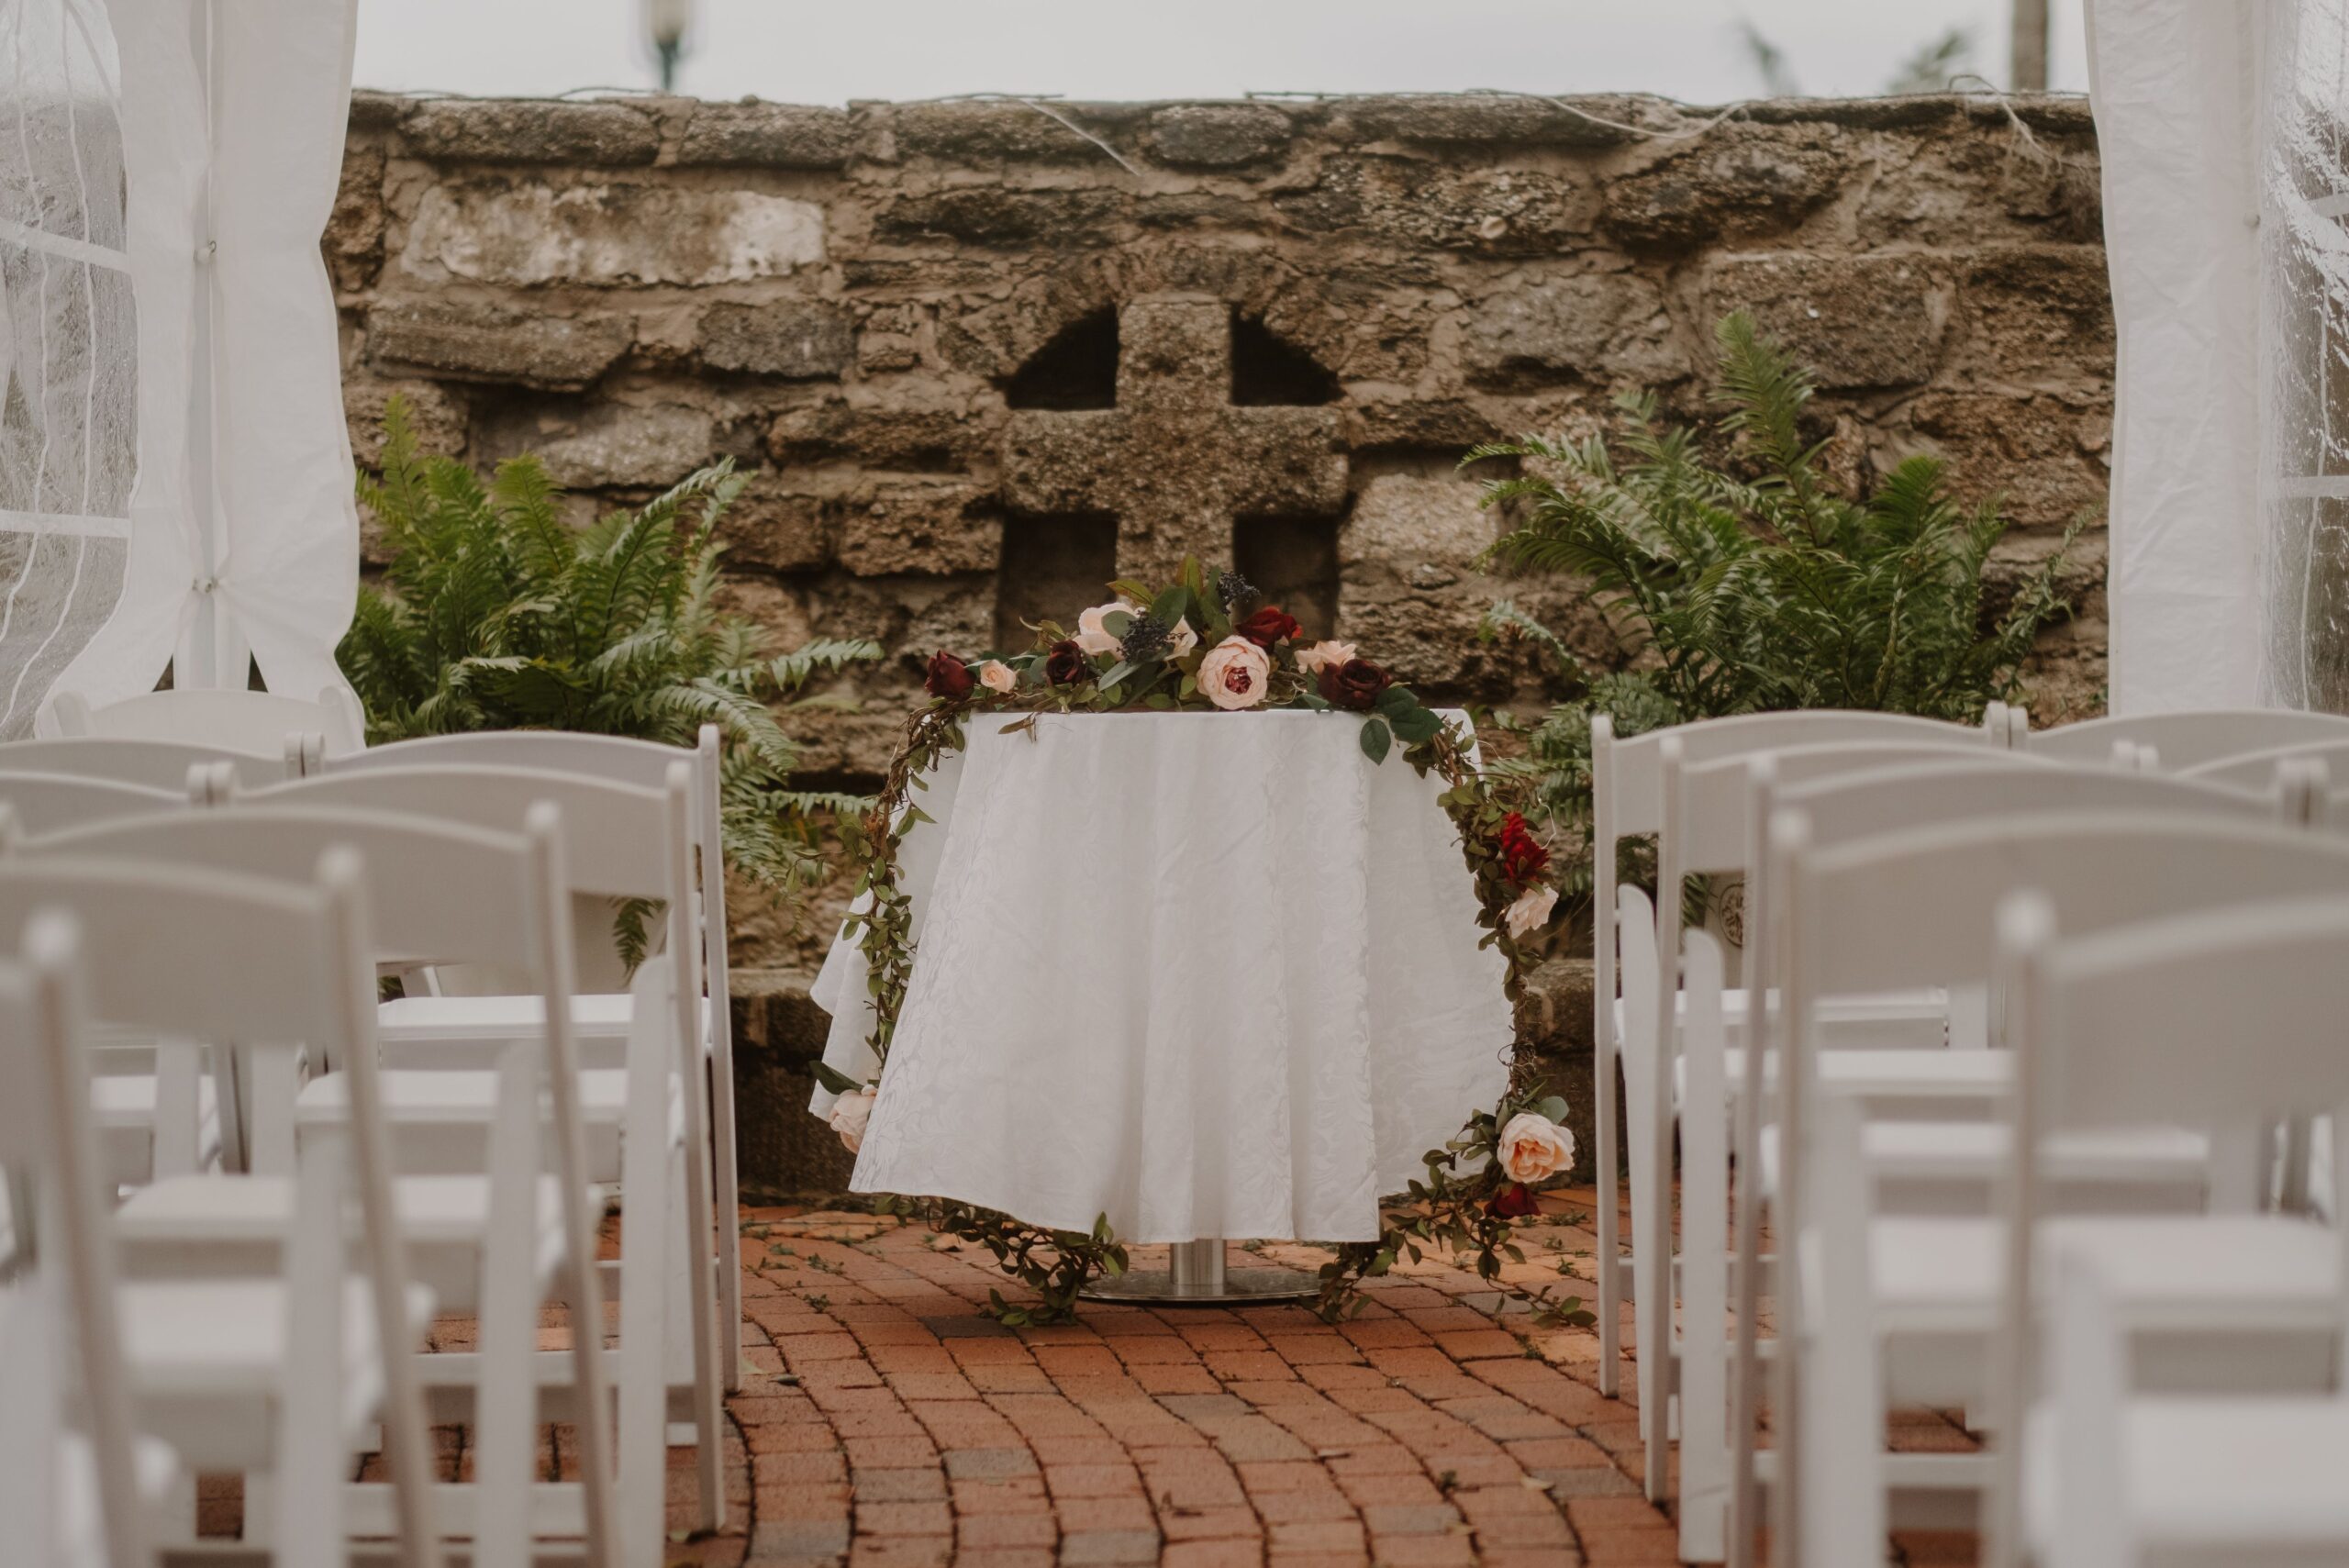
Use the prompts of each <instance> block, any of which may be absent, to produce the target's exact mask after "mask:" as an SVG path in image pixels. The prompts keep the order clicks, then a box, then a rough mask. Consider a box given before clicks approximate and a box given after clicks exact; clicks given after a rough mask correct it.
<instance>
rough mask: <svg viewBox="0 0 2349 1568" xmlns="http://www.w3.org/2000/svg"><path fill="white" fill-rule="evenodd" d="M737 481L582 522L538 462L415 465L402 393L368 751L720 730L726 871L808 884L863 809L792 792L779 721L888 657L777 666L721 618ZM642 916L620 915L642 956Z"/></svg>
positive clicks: (361, 625) (362, 662) (355, 642)
mask: <svg viewBox="0 0 2349 1568" xmlns="http://www.w3.org/2000/svg"><path fill="white" fill-rule="evenodd" d="M744 483H745V481H744V479H743V478H742V476H741V475H740V474H738V473H734V472H733V467H732V465H731V464H730V463H726V462H721V463H719V464H718V465H717V466H715V467H712V468H706V469H703V470H702V471H701V472H699V473H695V474H693V475H691V476H690V477H688V478H687V479H685V480H684V481H683V482H681V483H680V484H677V485H676V486H675V488H674V489H672V490H670V491H669V492H667V493H666V494H665V495H661V496H659V497H657V498H656V499H654V500H653V501H651V502H650V503H649V504H647V505H646V506H642V507H640V508H638V509H637V510H634V511H627V510H620V511H614V512H611V513H609V514H607V515H606V516H605V517H603V518H602V519H601V520H600V521H598V522H596V523H595V524H594V525H592V526H591V527H589V528H584V529H575V528H571V527H569V526H567V525H566V524H565V523H564V522H563V520H562V513H561V500H562V490H561V488H560V487H559V486H558V485H557V484H555V483H554V481H553V479H552V478H551V477H550V476H549V474H548V473H547V471H546V469H545V467H544V465H543V464H541V463H540V462H539V461H538V459H536V458H535V457H529V456H524V457H517V458H512V459H509V460H507V462H502V463H500V464H498V465H497V470H496V473H495V474H494V475H493V476H492V477H491V478H490V479H489V480H488V481H487V482H486V483H484V481H483V480H482V478H481V476H480V475H479V474H477V473H474V472H473V470H472V469H471V468H470V467H468V466H466V465H465V464H464V463H462V462H457V461H455V460H454V459H451V458H446V457H435V456H427V455H425V454H424V453H422V452H419V451H418V450H417V444H416V437H415V432H414V430H413V428H412V427H411V425H410V422H409V416H408V409H407V406H406V404H405V402H404V401H402V400H401V399H399V398H397V397H395V398H393V399H392V400H391V402H390V404H389V406H387V408H386V409H385V412H384V453H383V467H382V477H381V478H380V479H371V478H369V477H367V476H366V475H365V474H363V473H362V475H361V477H360V481H359V499H360V501H361V502H362V504H363V505H364V506H367V507H368V509H369V510H371V511H373V513H374V514H375V516H376V517H377V518H378V519H379V520H380V522H381V523H382V525H383V528H384V540H385V543H386V544H387V545H388V546H389V548H390V554H391V561H390V564H389V566H388V567H387V568H386V570H385V573H384V580H383V582H382V583H381V584H362V586H361V589H360V593H359V604H358V608H357V611H356V613H355V614H354V615H353V616H352V617H351V629H350V630H349V631H348V632H346V633H345V634H344V636H343V639H342V643H341V646H340V648H339V649H337V651H336V655H337V658H338V659H339V660H340V663H341V666H342V671H343V673H344V674H345V675H346V676H348V677H349V678H350V681H351V685H352V687H353V688H354V689H355V690H356V691H357V692H358V694H359V698H360V701H361V702H362V704H364V705H365V706H366V709H367V729H368V739H369V740H371V741H376V742H381V741H389V740H406V739H408V738H410V737H412V736H418V735H442V734H450V733H454V732H458V731H465V730H478V729H582V730H590V731H593V732H595V733H597V734H603V735H628V736H634V737H637V738H639V739H641V740H658V741H662V742H666V743H668V744H671V745H679V746H691V745H692V744H694V741H695V738H696V735H697V733H698V732H699V730H700V728H701V726H703V725H704V724H715V725H717V726H718V731H719V733H720V734H721V735H722V736H723V737H724V741H725V750H724V754H723V758H722V761H721V763H720V772H719V791H720V805H721V817H722V830H723V839H724V843H725V851H726V858H727V861H728V862H729V864H730V865H732V866H733V867H734V869H735V870H736V871H737V872H738V873H740V874H741V875H743V876H744V877H745V878H747V879H748V880H749V881H750V882H751V883H752V884H755V885H757V886H759V887H761V888H763V889H765V890H766V891H767V892H768V893H769V894H771V895H782V894H784V893H785V892H787V891H788V890H790V889H792V888H794V887H796V886H800V885H804V884H807V883H808V882H810V881H812V880H813V879H814V878H815V877H816V876H817V875H818V874H819V873H820V872H821V870H822V866H823V862H822V859H821V857H820V856H819V854H818V844H819V842H820V840H821V836H822V834H821V828H820V824H822V823H823V822H825V821H826V820H828V819H829V818H830V817H839V816H843V815H846V816H853V815H857V814H859V813H861V812H862V811H863V807H864V806H865V805H866V802H865V800H864V799H863V797H862V796H858V795H839V794H830V793H825V792H818V791H807V790H796V789H793V788H792V787H790V784H789V783H788V777H789V774H790V773H791V771H792V768H793V766H794V764H795V762H796V756H795V749H794V747H793V744H792V741H791V739H790V737H789V736H788V735H787V734H785V731H784V728H783V727H782V725H781V723H780V722H778V720H777V717H776V711H777V708H778V707H780V708H782V709H783V710H784V711H786V712H787V711H790V710H791V709H794V708H801V707H806V706H813V705H816V704H820V703H826V702H827V699H824V698H811V697H807V696H803V695H801V694H802V693H803V692H804V690H805V689H806V687H807V684H808V683H809V682H810V681H811V680H812V679H814V678H815V677H817V676H818V675H822V674H829V673H837V672H839V671H841V670H842V669H845V668H846V667H848V666H849V665H851V664H853V663H857V662H862V661H865V660H871V659H874V658H877V657H879V655H880V649H879V648H878V647H877V646H876V645H875V644H874V643H871V642H866V641H861V640H833V639H827V640H818V641H813V642H809V643H807V644H806V645H805V646H803V647H801V648H798V649H796V650H794V651H791V652H788V653H782V654H774V653H771V652H770V651H769V650H768V648H767V646H766V637H765V634H764V632H763V631H762V630H761V628H758V627H757V626H755V625H754V624H752V623H751V621H749V620H747V619H745V618H744V617H740V616H737V615H731V614H728V613H726V612H724V611H722V610H720V609H718V607H717V606H716V605H715V604H714V603H713V602H712V600H713V595H714V592H715V590H716V588H717V586H718V556H719V553H720V551H722V550H724V548H725V546H724V543H723V542H722V541H721V540H719V539H718V538H717V537H716V528H717V523H718V518H719V517H721V516H722V515H723V514H724V512H725V510H726V508H727V506H729V504H730V503H731V502H732V501H733V500H734V498H735V497H736V496H737V495H740V493H741V490H742V486H743V484H744ZM642 917H643V913H642V911H640V910H638V911H629V912H626V913H625V914H624V917H623V920H622V930H621V939H622V940H621V945H622V948H623V951H624V952H626V953H627V954H628V956H629V958H630V960H631V962H632V961H633V959H634V958H635V957H636V956H638V955H639V954H640V952H641V951H642V949H641V940H642Z"/></svg>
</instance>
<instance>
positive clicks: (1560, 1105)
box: [1533, 1095, 1572, 1126]
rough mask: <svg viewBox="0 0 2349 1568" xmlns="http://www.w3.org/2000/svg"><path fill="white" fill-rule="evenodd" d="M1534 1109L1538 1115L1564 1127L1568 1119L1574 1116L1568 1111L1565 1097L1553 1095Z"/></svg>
mask: <svg viewBox="0 0 2349 1568" xmlns="http://www.w3.org/2000/svg"><path fill="white" fill-rule="evenodd" d="M1533 1108H1534V1110H1535V1112H1536V1113H1537V1114H1539V1115H1541V1116H1542V1117H1543V1118H1547V1119H1548V1120H1551V1121H1554V1122H1557V1123H1559V1124H1560V1125H1562V1126H1563V1125H1564V1122H1565V1119H1566V1118H1567V1117H1568V1116H1569V1115H1570V1114H1572V1113H1571V1112H1570V1111H1569V1110H1568V1108H1567V1106H1566V1102H1565V1100H1564V1097H1562V1096H1560V1095H1551V1096H1549V1097H1548V1098H1547V1099H1545V1100H1543V1101H1542V1103H1541V1104H1540V1105H1538V1106H1534V1107H1533Z"/></svg>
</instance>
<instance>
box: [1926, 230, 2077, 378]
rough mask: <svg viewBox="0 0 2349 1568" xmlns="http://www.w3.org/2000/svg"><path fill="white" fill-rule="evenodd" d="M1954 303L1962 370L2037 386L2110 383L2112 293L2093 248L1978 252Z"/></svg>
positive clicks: (2016, 248) (2028, 247)
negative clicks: (1960, 326)
mask: <svg viewBox="0 0 2349 1568" xmlns="http://www.w3.org/2000/svg"><path fill="white" fill-rule="evenodd" d="M1958 299H1959V303H1960V307H1961V310H1962V312H1963V315H1964V318H1965V325H1966V328H1967V330H1966V335H1965V351H1964V354H1963V362H1964V364H1965V368H1966V369H1967V370H1969V371H1973V372H1976V373H1977V374H1980V375H1982V376H1984V377H1985V378H1986V379H1988V380H1991V381H1994V382H1999V381H2003V382H2010V383H2013V382H2019V383H2023V384H2031V385H2037V386H2050V387H2073V386H2081V385H2084V384H2109V383H2110V366H2111V363H2112V355H2113V337H2112V295H2111V290H2110V285H2109V284H2108V282H2107V278H2106V273H2105V265H2104V251H2103V249H2102V248H2101V247H2100V246H2094V245H2016V246H2000V247H1998V248H1996V249H1991V250H1984V251H1982V252H1980V253H1978V254H1976V256H1975V257H1974V258H1973V260H1972V261H1971V262H1970V264H1969V265H1968V266H1967V267H1966V270H1965V276H1964V278H1963V279H1962V280H1961V281H1960V283H1959V285H1958Z"/></svg>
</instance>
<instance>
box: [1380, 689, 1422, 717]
mask: <svg viewBox="0 0 2349 1568" xmlns="http://www.w3.org/2000/svg"><path fill="white" fill-rule="evenodd" d="M1418 706H1419V698H1417V697H1415V696H1413V695H1411V688H1410V687H1408V686H1389V687H1387V688H1386V690H1385V691H1383V692H1381V693H1379V694H1378V711H1379V712H1381V713H1383V714H1385V715H1386V717H1389V718H1392V717H1395V716H1396V715H1397V714H1398V713H1409V712H1410V711H1411V710H1412V709H1414V708H1416V707H1418Z"/></svg>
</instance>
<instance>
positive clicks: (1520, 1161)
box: [1500, 1111, 1575, 1186]
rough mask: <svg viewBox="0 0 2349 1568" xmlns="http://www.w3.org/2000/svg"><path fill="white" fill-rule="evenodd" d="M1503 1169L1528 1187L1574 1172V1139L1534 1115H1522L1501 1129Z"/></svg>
mask: <svg viewBox="0 0 2349 1568" xmlns="http://www.w3.org/2000/svg"><path fill="white" fill-rule="evenodd" d="M1500 1157H1501V1169H1502V1170H1504V1171H1506V1172H1508V1179H1509V1180H1510V1181H1512V1182H1523V1183H1525V1184H1528V1185H1529V1186H1530V1185H1531V1184H1534V1183H1536V1182H1546V1181H1548V1180H1549V1179H1550V1178H1551V1177H1553V1176H1556V1175H1563V1174H1564V1173H1566V1172H1567V1171H1569V1170H1572V1169H1573V1168H1574V1162H1575V1135H1574V1134H1573V1133H1571V1132H1568V1131H1567V1130H1566V1129H1564V1128H1563V1127H1560V1126H1559V1125H1558V1124H1557V1123H1556V1122H1554V1121H1552V1120H1551V1119H1550V1118H1548V1117H1545V1116H1542V1115H1539V1114H1538V1113H1536V1112H1533V1111H1520V1112H1518V1113H1517V1114H1516V1115H1515V1116H1513V1117H1511V1118H1508V1126H1507V1127H1504V1128H1502V1129H1501V1142H1500Z"/></svg>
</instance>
